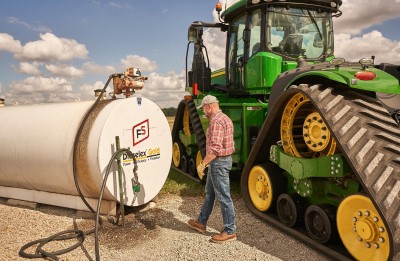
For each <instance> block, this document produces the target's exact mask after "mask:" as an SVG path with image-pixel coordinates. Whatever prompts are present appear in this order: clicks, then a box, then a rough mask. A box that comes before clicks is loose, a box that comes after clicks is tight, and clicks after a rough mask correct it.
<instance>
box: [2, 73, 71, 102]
mask: <svg viewBox="0 0 400 261" xmlns="http://www.w3.org/2000/svg"><path fill="white" fill-rule="evenodd" d="M75 96H76V95H75V94H74V93H73V92H72V85H71V83H70V82H69V81H67V80H66V79H63V78H46V77H42V76H39V77H28V78H26V79H24V80H21V81H15V82H12V83H11V84H10V86H9V90H8V92H7V93H6V95H5V97H6V100H7V101H8V102H9V103H15V102H17V103H18V104H32V103H48V102H61V101H73V100H75Z"/></svg>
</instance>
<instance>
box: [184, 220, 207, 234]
mask: <svg viewBox="0 0 400 261" xmlns="http://www.w3.org/2000/svg"><path fill="white" fill-rule="evenodd" d="M188 224H189V226H190V227H191V228H193V229H194V230H196V231H197V232H200V233H203V234H204V233H206V231H207V227H206V225H203V224H200V223H199V222H197V221H196V220H194V219H189V221H188Z"/></svg>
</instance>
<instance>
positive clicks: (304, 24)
mask: <svg viewBox="0 0 400 261" xmlns="http://www.w3.org/2000/svg"><path fill="white" fill-rule="evenodd" d="M331 22H332V19H331V14H330V13H328V12H316V11H310V10H304V9H296V8H289V9H286V8H276V7H269V8H268V12H267V27H266V30H267V32H266V35H267V48H268V50H270V51H272V52H274V53H277V54H279V55H283V56H285V57H288V58H294V59H296V58H298V57H299V56H303V57H304V58H305V59H309V60H316V59H324V58H325V57H326V56H328V55H330V54H332V53H333V32H332V23H331Z"/></svg>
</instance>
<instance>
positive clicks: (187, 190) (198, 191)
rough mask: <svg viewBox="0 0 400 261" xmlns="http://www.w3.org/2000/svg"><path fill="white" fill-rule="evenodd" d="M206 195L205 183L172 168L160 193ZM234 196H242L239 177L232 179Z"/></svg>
mask: <svg viewBox="0 0 400 261" xmlns="http://www.w3.org/2000/svg"><path fill="white" fill-rule="evenodd" d="M165 194H176V195H179V196H204V184H202V183H198V182H196V181H194V180H192V179H190V178H188V177H186V176H185V175H183V174H181V173H179V172H178V171H176V170H174V169H172V168H171V170H170V171H169V174H168V177H167V180H166V181H165V184H164V186H163V188H162V189H161V191H160V193H159V195H165ZM231 194H232V196H240V181H239V179H231Z"/></svg>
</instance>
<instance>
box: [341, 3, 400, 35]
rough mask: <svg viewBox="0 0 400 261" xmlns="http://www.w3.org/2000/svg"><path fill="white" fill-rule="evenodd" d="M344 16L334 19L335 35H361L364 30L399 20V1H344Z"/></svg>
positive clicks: (342, 7) (342, 8)
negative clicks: (395, 19) (391, 20)
mask: <svg viewBox="0 0 400 261" xmlns="http://www.w3.org/2000/svg"><path fill="white" fill-rule="evenodd" d="M340 10H341V11H342V12H343V14H342V16H340V17H339V18H336V19H334V29H335V33H349V34H359V33H361V31H362V30H363V29H368V28H369V27H371V26H373V25H376V24H380V23H382V22H384V21H386V20H390V19H393V18H399V13H400V5H399V0H375V1H371V0H343V4H342V6H341V8H340Z"/></svg>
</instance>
